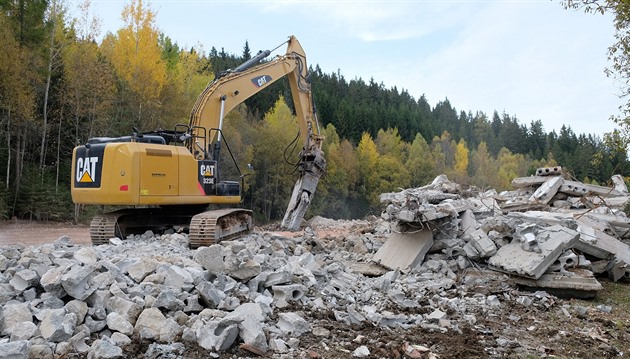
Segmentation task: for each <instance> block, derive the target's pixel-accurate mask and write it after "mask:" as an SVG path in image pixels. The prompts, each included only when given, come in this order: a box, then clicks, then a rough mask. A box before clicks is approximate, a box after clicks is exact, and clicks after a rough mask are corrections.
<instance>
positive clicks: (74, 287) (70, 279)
mask: <svg viewBox="0 0 630 359" xmlns="http://www.w3.org/2000/svg"><path fill="white" fill-rule="evenodd" d="M94 269H95V268H94V267H93V266H75V267H72V268H71V269H70V270H69V271H68V272H66V273H65V274H64V275H62V276H61V286H62V287H63V289H64V290H65V291H66V293H68V295H70V296H71V297H73V298H75V299H78V300H85V299H87V297H89V296H90V295H91V294H92V293H94V291H95V290H96V289H97V288H98V283H96V282H95V281H94Z"/></svg>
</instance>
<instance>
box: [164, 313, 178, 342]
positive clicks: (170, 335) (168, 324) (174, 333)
mask: <svg viewBox="0 0 630 359" xmlns="http://www.w3.org/2000/svg"><path fill="white" fill-rule="evenodd" d="M182 331H183V328H182V326H181V325H179V323H177V322H176V321H175V320H174V319H173V318H167V319H166V321H165V322H164V326H163V327H162V329H161V330H160V342H162V343H174V342H175V341H176V339H177V337H179V336H180V335H181V334H182Z"/></svg>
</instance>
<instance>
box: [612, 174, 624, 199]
mask: <svg viewBox="0 0 630 359" xmlns="http://www.w3.org/2000/svg"><path fill="white" fill-rule="evenodd" d="M610 179H611V181H612V183H613V188H614V189H615V190H616V191H618V192H619V193H621V194H624V195H627V194H628V186H626V182H625V181H624V180H623V176H621V175H614V176H612V177H611V178H610Z"/></svg>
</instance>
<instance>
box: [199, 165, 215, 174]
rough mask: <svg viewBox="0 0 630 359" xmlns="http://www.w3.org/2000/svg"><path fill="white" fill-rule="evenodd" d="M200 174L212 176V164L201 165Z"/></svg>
mask: <svg viewBox="0 0 630 359" xmlns="http://www.w3.org/2000/svg"><path fill="white" fill-rule="evenodd" d="M200 172H201V176H202V177H213V176H214V166H212V165H201V171H200Z"/></svg>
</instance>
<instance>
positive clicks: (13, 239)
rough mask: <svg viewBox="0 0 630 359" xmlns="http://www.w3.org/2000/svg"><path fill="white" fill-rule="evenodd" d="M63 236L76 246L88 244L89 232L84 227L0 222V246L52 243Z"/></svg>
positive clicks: (44, 223)
mask: <svg viewBox="0 0 630 359" xmlns="http://www.w3.org/2000/svg"><path fill="white" fill-rule="evenodd" d="M63 236H68V237H70V238H71V239H72V241H73V242H74V243H77V244H90V230H89V228H88V226H86V225H73V224H71V223H55V222H34V221H33V222H31V221H3V222H0V246H6V245H11V244H18V243H21V244H25V245H39V244H44V243H52V242H54V241H55V240H57V239H59V237H63Z"/></svg>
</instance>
